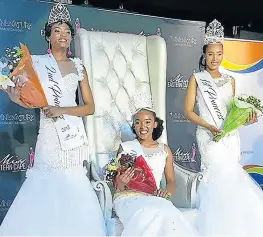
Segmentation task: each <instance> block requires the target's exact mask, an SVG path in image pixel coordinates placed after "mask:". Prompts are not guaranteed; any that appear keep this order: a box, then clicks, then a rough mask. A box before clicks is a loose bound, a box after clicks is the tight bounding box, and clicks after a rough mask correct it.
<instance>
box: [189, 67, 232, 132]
mask: <svg viewBox="0 0 263 237" xmlns="http://www.w3.org/2000/svg"><path fill="white" fill-rule="evenodd" d="M194 76H195V79H196V82H197V84H198V87H199V89H200V92H201V94H202V96H203V98H204V101H205V103H206V105H207V107H208V109H209V112H210V114H211V116H212V118H213V120H214V122H215V125H216V126H217V128H218V129H220V128H222V126H223V123H224V120H225V118H226V115H227V106H226V103H225V101H224V99H223V98H222V97H221V95H220V93H219V90H218V88H217V86H216V84H215V81H214V79H213V78H212V76H211V75H210V73H208V72H207V71H203V72H198V73H194Z"/></svg>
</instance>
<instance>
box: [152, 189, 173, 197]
mask: <svg viewBox="0 0 263 237" xmlns="http://www.w3.org/2000/svg"><path fill="white" fill-rule="evenodd" d="M155 195H156V196H157V197H162V198H166V199H167V198H169V197H171V195H172V194H171V193H170V192H169V191H168V190H166V189H159V190H157V191H156V193H155Z"/></svg>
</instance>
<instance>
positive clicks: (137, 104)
mask: <svg viewBox="0 0 263 237" xmlns="http://www.w3.org/2000/svg"><path fill="white" fill-rule="evenodd" d="M130 102H131V106H130V109H131V114H132V115H135V114H137V113H138V112H139V111H141V110H149V111H152V112H155V110H154V105H153V100H152V97H151V95H150V93H149V92H148V93H146V92H140V93H136V94H134V95H133V97H132V98H131V101H130Z"/></svg>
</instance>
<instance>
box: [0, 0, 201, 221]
mask: <svg viewBox="0 0 263 237" xmlns="http://www.w3.org/2000/svg"><path fill="white" fill-rule="evenodd" d="M50 8H51V3H47V2H38V1H29V0H28V1H26V0H24V1H23V0H21V1H17V0H11V1H10V0H6V1H1V0H0V35H1V37H0V57H1V56H4V55H5V50H6V48H7V47H13V46H16V45H18V44H19V42H22V43H24V44H26V45H27V47H28V48H29V50H30V52H31V54H45V53H46V50H47V46H48V45H47V43H46V41H45V39H44V36H43V29H44V26H45V23H46V21H47V19H48V15H49V11H50ZM68 8H69V11H70V14H71V19H72V23H73V26H74V28H75V27H76V25H78V24H80V25H81V27H82V28H85V29H87V30H95V31H111V32H124V33H133V34H141V35H153V34H158V35H161V36H162V37H164V38H165V40H166V43H167V51H168V68H167V105H166V108H167V121H166V122H167V126H168V141H169V146H170V147H171V150H172V152H173V156H174V161H175V162H177V163H179V164H181V165H183V166H185V167H187V168H189V169H196V170H198V169H199V167H200V157H199V155H198V152H197V150H196V145H195V144H196V143H195V126H194V125H192V124H190V123H189V121H187V119H185V117H184V116H183V100H184V94H185V89H186V86H187V83H188V78H189V76H190V75H191V74H192V72H193V71H194V70H195V69H197V68H198V60H199V56H200V52H201V46H202V29H203V28H204V26H205V24H204V23H203V22H189V21H181V20H172V19H166V18H157V17H150V16H143V15H136V14H129V13H121V12H118V11H115V12H114V11H106V10H98V9H94V8H89V7H79V6H73V5H69V6H68ZM72 47H73V44H72ZM38 123H39V111H38V110H27V109H23V108H21V107H19V106H17V105H16V104H14V103H13V102H11V101H10V99H9V98H8V96H7V95H6V94H5V93H4V92H1V91H0V148H1V149H0V223H1V221H2V219H3V218H4V216H5V214H6V212H7V210H8V208H9V207H10V205H11V204H12V201H13V199H14V197H15V196H16V194H17V192H18V191H19V189H20V187H21V185H22V183H23V181H24V179H25V171H26V169H27V168H28V165H29V162H30V159H31V158H32V157H33V156H34V147H35V144H36V139H37V131H38ZM178 134H180V136H178ZM36 159H37V157H36Z"/></svg>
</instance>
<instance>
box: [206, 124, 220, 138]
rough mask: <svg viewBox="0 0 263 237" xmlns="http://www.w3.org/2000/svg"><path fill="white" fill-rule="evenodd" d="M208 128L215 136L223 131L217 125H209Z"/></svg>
mask: <svg viewBox="0 0 263 237" xmlns="http://www.w3.org/2000/svg"><path fill="white" fill-rule="evenodd" d="M208 130H209V131H210V132H211V133H212V134H213V135H214V136H215V135H217V134H219V133H221V131H220V130H219V129H218V128H217V127H215V126H214V125H209V126H208Z"/></svg>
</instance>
